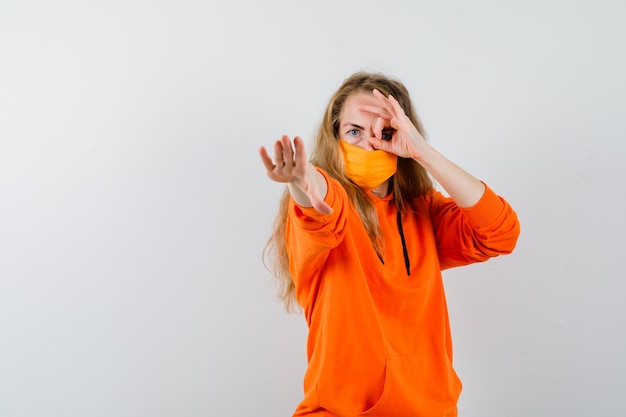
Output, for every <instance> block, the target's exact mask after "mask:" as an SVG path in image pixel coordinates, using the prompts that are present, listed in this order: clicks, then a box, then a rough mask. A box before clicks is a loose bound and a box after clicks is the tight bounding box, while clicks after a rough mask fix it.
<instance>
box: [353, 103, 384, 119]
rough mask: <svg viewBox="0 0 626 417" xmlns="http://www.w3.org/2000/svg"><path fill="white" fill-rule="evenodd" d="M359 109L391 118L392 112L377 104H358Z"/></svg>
mask: <svg viewBox="0 0 626 417" xmlns="http://www.w3.org/2000/svg"><path fill="white" fill-rule="evenodd" d="M359 110H360V111H362V112H365V113H371V114H373V115H375V116H379V117H384V118H385V119H391V118H392V114H391V113H390V112H389V111H388V110H387V109H384V108H382V107H377V106H359Z"/></svg>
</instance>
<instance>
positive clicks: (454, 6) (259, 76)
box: [0, 0, 626, 417]
mask: <svg viewBox="0 0 626 417" xmlns="http://www.w3.org/2000/svg"><path fill="white" fill-rule="evenodd" d="M624 9H625V6H624V5H623V2H621V1H620V0H615V1H591V0H587V1H582V0H574V1H564V0H563V1H557V0H547V1H546V0H525V1H509V2H507V1H489V0H476V1H473V2H463V1H456V2H435V1H431V2H425V1H412V0H405V1H388V2H380V1H376V2H374V1H347V2H337V1H317V2H308V3H303V2H293V1H287V0H268V1H265V2H254V1H245V2H221V1H220V2H217V1H215V2H205V1H200V0H195V1H194V0H182V1H181V0H179V1H147V0H146V1H143V2H142V1H134V0H132V1H129V0H124V1H121V0H116V1H106V2H105V1H101V2H95V1H85V2H80V1H66V2H46V1H9V0H2V1H1V2H0V415H1V416H6V417H26V416H37V417H39V416H55V417H56V416H64V417H67V416H81V417H82V416H91V417H96V416H107V417H109V416H116V417H123V416H151V417H154V416H186V417H192V416H214V415H224V416H287V415H290V413H291V412H292V410H293V409H294V407H295V406H296V404H297V402H298V401H299V400H300V398H301V395H302V394H301V389H302V388H301V387H302V375H303V372H304V369H305V365H306V364H305V337H306V328H305V324H304V320H303V318H302V317H301V316H289V315H286V314H285V313H283V310H282V308H281V306H280V305H279V304H278V303H277V301H276V299H275V296H274V288H273V282H272V279H271V277H270V275H269V273H268V272H267V271H266V270H265V269H264V267H263V265H262V263H261V250H262V247H263V245H264V243H265V240H266V238H267V235H268V233H269V231H270V230H271V226H272V222H273V217H274V213H275V211H276V209H277V202H278V197H279V195H280V193H281V190H282V187H281V186H280V185H278V184H275V183H272V182H270V181H269V180H267V179H266V177H265V174H264V170H263V167H262V165H261V162H260V160H259V159H258V156H257V150H258V148H259V146H262V145H265V146H271V145H272V143H273V141H274V140H275V139H276V138H278V137H279V136H280V135H281V134H283V133H286V134H289V135H296V134H299V135H302V136H304V137H305V138H306V139H310V137H311V133H312V132H313V130H314V127H315V125H316V124H317V123H318V121H319V120H320V117H321V114H322V109H323V107H324V106H325V104H326V102H327V100H328V99H329V97H330V94H331V93H332V92H333V91H334V90H335V89H336V87H338V85H339V84H340V83H341V81H342V80H343V79H344V78H345V77H347V76H348V75H349V74H350V73H351V72H353V71H355V70H359V69H368V70H382V71H384V72H386V73H388V74H390V75H394V76H397V77H399V78H400V79H402V80H403V81H404V82H405V83H406V85H407V86H408V87H409V89H410V90H411V92H412V94H413V98H414V100H415V103H416V106H417V109H418V112H419V113H420V115H421V117H422V119H423V122H424V124H425V126H426V129H427V133H428V135H429V139H430V141H431V142H432V143H433V144H434V145H435V146H436V147H437V148H438V149H439V150H441V151H442V152H443V153H444V154H446V155H447V156H448V157H449V158H451V159H452V160H454V161H455V162H457V163H458V164H460V165H461V166H463V167H465V168H466V169H468V170H469V171H471V172H472V173H474V174H475V175H477V176H479V177H480V178H482V179H483V180H485V181H486V182H487V183H489V184H490V185H491V186H492V188H494V189H495V190H496V191H498V192H499V193H500V194H502V195H503V196H505V197H506V198H507V199H508V200H509V201H510V202H511V203H512V204H513V205H514V207H515V208H516V210H517V211H518V213H519V216H520V218H521V221H522V235H521V237H520V241H519V245H518V248H517V250H516V252H515V253H514V254H513V255H511V256H508V257H504V258H500V259H496V260H493V261H491V262H489V263H486V264H481V265H475V266H471V267H467V268H463V269H458V270H454V271H449V272H446V278H445V279H446V282H445V283H446V288H447V293H448V302H449V307H450V314H451V320H452V327H453V329H452V330H453V336H454V339H455V362H456V367H457V370H458V372H459V374H460V376H461V378H462V379H463V381H464V384H465V390H464V392H463V394H462V397H461V402H460V412H461V415H462V416H481V417H496V416H503V415H506V416H508V417H527V416H534V417H540V416H554V415H562V416H570V417H578V416H580V417H587V416H592V415H600V414H603V415H615V416H617V415H626V403H624V401H623V393H624V389H625V388H626V361H625V359H624V358H623V354H624V352H625V351H626V336H625V331H624V329H625V328H626V307H624V301H625V297H624V294H625V291H626V283H625V282H624V272H623V269H622V262H621V261H622V259H623V256H624V255H623V252H624V249H626V245H625V243H624V236H625V235H626V222H625V217H626V210H625V209H624V207H625V206H626V197H625V195H624V183H623V181H624V179H625V178H626V168H625V166H626V164H625V162H626V161H625V157H624V156H625V153H626V145H625V141H626V116H625V114H626V82H625V79H626V77H624V74H626V49H625V46H624V45H625V42H624V40H625V39H626V29H625V26H624V25H623V21H624V19H625V18H626V13H625V11H624Z"/></svg>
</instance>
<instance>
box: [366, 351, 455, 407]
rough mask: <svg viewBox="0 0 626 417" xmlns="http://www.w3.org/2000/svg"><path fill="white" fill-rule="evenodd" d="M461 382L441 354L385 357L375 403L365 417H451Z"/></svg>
mask: <svg viewBox="0 0 626 417" xmlns="http://www.w3.org/2000/svg"><path fill="white" fill-rule="evenodd" d="M460 393H461V381H460V380H459V378H458V377H457V375H456V373H455V372H454V369H452V364H451V363H450V360H449V358H448V356H447V355H446V354H445V353H432V354H424V355H413V356H400V357H388V358H387V361H386V370H385V386H384V388H383V392H382V395H381V397H380V399H379V400H378V402H377V403H376V404H375V405H374V406H373V407H372V408H370V409H369V410H367V411H365V412H363V413H361V414H359V415H360V416H368V417H383V416H384V417H394V416H398V417H399V416H403V417H406V416H420V417H453V416H456V415H457V411H456V410H457V407H456V404H457V401H458V398H459V394H460Z"/></svg>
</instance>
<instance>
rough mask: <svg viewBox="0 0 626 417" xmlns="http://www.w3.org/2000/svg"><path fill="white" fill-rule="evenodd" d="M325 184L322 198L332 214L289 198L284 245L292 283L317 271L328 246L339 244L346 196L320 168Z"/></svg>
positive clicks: (343, 223) (347, 208) (334, 181)
mask: <svg viewBox="0 0 626 417" xmlns="http://www.w3.org/2000/svg"><path fill="white" fill-rule="evenodd" d="M317 169H318V171H319V172H321V173H322V175H324V177H325V178H326V182H327V184H328V191H327V193H326V197H325V198H324V201H325V202H326V203H328V205H330V206H331V207H332V209H333V212H332V214H327V215H326V214H321V213H320V212H318V211H317V210H315V209H314V208H312V207H300V206H299V205H298V204H296V202H295V201H294V200H293V199H291V200H290V202H289V209H288V214H287V226H286V236H285V239H286V244H287V254H288V256H289V268H290V271H291V276H292V277H293V278H294V281H295V282H296V286H298V284H299V283H301V281H302V280H303V279H304V280H306V279H307V277H311V276H312V275H314V274H317V273H318V272H319V270H320V269H321V267H322V266H323V264H324V262H325V260H326V258H327V256H328V252H329V250H330V249H333V248H335V247H337V246H338V245H339V243H340V242H341V240H342V239H343V236H344V231H345V226H346V221H347V211H348V210H349V204H348V196H347V194H346V191H345V190H344V189H343V187H342V186H341V185H340V184H339V183H338V182H337V181H336V180H334V179H333V178H331V177H329V176H328V174H327V173H326V172H325V171H323V170H322V169H320V168H317Z"/></svg>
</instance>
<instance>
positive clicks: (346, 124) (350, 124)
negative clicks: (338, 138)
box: [341, 123, 364, 130]
mask: <svg viewBox="0 0 626 417" xmlns="http://www.w3.org/2000/svg"><path fill="white" fill-rule="evenodd" d="M347 126H352V127H356V128H357V129H361V130H364V129H363V126H359V125H357V124H354V123H344V124H343V125H341V127H342V128H343V127H347Z"/></svg>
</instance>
